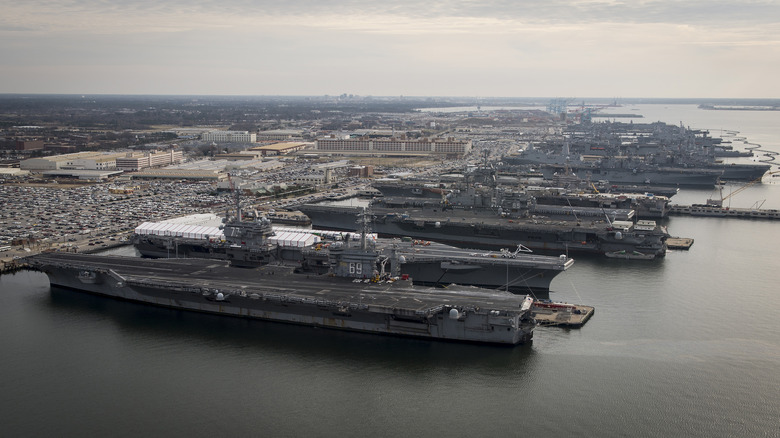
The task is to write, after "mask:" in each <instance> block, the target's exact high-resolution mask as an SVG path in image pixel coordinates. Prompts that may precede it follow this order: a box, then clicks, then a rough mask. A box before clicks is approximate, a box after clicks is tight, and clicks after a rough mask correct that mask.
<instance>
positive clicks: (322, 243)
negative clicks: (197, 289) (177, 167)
mask: <svg viewBox="0 0 780 438" xmlns="http://www.w3.org/2000/svg"><path fill="white" fill-rule="evenodd" d="M354 213H355V215H353V216H351V217H349V221H350V222H351V223H352V224H353V225H352V226H351V229H349V231H350V232H347V233H336V234H332V235H329V234H328V233H327V232H325V231H317V230H303V229H284V228H276V229H275V228H273V227H272V224H271V222H270V221H269V220H268V219H267V218H265V217H263V216H260V215H257V214H255V215H254V219H253V220H242V219H239V218H238V217H236V216H232V217H230V216H229V217H226V218H225V219H224V225H223V227H222V229H221V230H220V229H219V228H217V227H201V226H188V225H179V224H170V223H168V224H166V223H150V222H147V223H143V224H141V225H139V226H138V227H137V228H136V229H135V233H134V235H133V245H134V246H135V248H136V249H137V250H138V252H139V253H140V254H141V255H142V256H145V257H155V258H179V257H181V258H207V259H217V260H226V261H229V262H230V263H231V264H232V265H233V266H238V267H256V266H263V265H268V264H289V265H291V266H295V267H298V268H300V269H301V270H302V271H303V272H309V273H316V274H322V273H326V272H328V271H329V270H330V269H331V263H332V262H333V261H332V260H331V257H330V252H331V251H333V250H334V248H335V249H336V250H338V249H337V248H339V247H340V246H341V245H344V244H345V243H349V242H351V241H355V240H358V239H363V238H364V237H363V236H364V235H365V236H368V240H369V243H370V245H371V246H372V247H373V248H375V249H376V250H377V251H378V252H379V253H380V254H382V256H383V257H384V258H385V259H386V260H389V259H391V258H392V259H394V260H397V265H398V271H399V273H400V275H405V276H407V277H409V278H410V279H412V280H413V282H414V283H415V284H418V285H426V286H440V287H446V286H448V285H450V284H460V285H467V286H478V287H483V288H488V289H504V290H507V291H509V292H513V293H518V294H525V293H529V292H531V293H537V294H538V293H545V292H548V291H549V289H550V283H551V281H552V280H553V279H554V278H555V277H556V276H557V275H558V274H560V273H561V272H563V271H565V270H567V269H569V268H570V267H571V266H572V265H573V264H574V260H573V259H572V258H570V257H567V256H566V255H559V256H557V257H555V256H547V255H538V254H530V253H529V250H527V249H526V248H523V247H521V246H518V245H517V244H515V247H516V248H514V250H513V251H510V250H509V249H507V248H501V250H499V251H484V250H481V251H476V250H464V249H462V248H455V247H452V246H448V245H444V244H441V243H437V242H431V241H429V240H418V239H385V238H377V237H376V236H374V235H371V234H369V232H368V225H369V222H368V215H366V214H365V212H364V211H363V210H362V209H360V210H356V211H355V212H354ZM238 216H239V217H240V216H241V215H240V213H239V215H238ZM356 222H357V226H359V227H360V233H354V232H352V231H354V229H355V228H356V225H355V224H356Z"/></svg>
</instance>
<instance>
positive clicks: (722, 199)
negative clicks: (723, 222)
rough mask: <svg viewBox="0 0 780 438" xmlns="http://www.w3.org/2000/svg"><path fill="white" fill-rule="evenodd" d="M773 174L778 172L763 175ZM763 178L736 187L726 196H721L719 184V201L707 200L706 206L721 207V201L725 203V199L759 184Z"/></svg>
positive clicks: (762, 176) (721, 189)
mask: <svg viewBox="0 0 780 438" xmlns="http://www.w3.org/2000/svg"><path fill="white" fill-rule="evenodd" d="M775 173H780V171H777V170H776V171H774V172H767V173H766V174H765V175H772V174H775ZM763 178H764V175H761V176H759V177H758V178H756V179H754V180H752V181H749V182H748V183H746V184H744V185H743V186H740V187H738V188H737V189H736V190H734V191H733V192H731V193H729V194H728V195H726V196H723V186H722V185H721V184H718V187H719V188H720V199H708V200H707V205H712V206H714V207H723V201H725V200H726V199H729V198H731V197H732V196H734V195H736V194H737V193H739V192H741V191H743V190H745V189H746V188H748V187H751V186H753V185H754V184H756V183H759V182H761V180H762V179H763Z"/></svg>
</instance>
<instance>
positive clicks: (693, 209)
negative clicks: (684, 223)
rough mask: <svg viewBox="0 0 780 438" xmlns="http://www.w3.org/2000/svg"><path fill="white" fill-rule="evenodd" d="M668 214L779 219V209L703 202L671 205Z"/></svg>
mask: <svg viewBox="0 0 780 438" xmlns="http://www.w3.org/2000/svg"><path fill="white" fill-rule="evenodd" d="M669 214H670V215H678V216H704V217H719V218H738V219H770V220H780V210H774V209H765V210H762V209H760V208H730V207H719V206H717V205H704V204H693V205H672V206H671V207H670V210H669Z"/></svg>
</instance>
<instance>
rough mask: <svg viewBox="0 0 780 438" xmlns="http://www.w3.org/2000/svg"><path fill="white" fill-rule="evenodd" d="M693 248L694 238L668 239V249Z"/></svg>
mask: <svg viewBox="0 0 780 438" xmlns="http://www.w3.org/2000/svg"><path fill="white" fill-rule="evenodd" d="M691 246H693V238H691V237H668V238H667V239H666V247H667V248H669V249H685V250H688V249H691Z"/></svg>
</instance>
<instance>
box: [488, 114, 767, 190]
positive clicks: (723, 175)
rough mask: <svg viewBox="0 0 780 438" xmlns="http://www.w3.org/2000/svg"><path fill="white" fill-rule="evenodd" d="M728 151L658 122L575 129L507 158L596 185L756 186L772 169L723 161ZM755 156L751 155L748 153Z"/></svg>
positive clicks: (716, 141)
mask: <svg viewBox="0 0 780 438" xmlns="http://www.w3.org/2000/svg"><path fill="white" fill-rule="evenodd" d="M723 148H724V146H722V145H721V142H720V139H717V138H713V137H710V136H709V135H708V132H707V131H702V130H692V129H688V128H684V127H683V126H679V127H678V126H673V125H668V124H665V123H661V122H657V123H652V124H634V123H629V124H626V123H594V124H588V125H583V126H578V127H576V128H572V130H571V131H569V132H567V133H566V134H565V139H564V140H563V142H562V143H553V142H548V143H543V144H537V145H535V147H531V148H526V149H525V150H522V151H519V152H518V153H517V154H516V155H510V156H506V157H503V158H502V159H503V161H504V162H506V163H509V164H516V165H527V166H532V167H534V169H536V170H537V171H539V172H541V173H542V174H543V175H545V177H546V178H549V177H552V176H553V175H555V174H560V173H563V172H566V171H572V172H574V173H576V174H577V175H579V176H580V177H581V178H588V179H590V180H592V181H596V180H607V181H609V182H610V183H612V184H657V185H675V186H707V187H712V186H714V185H716V184H717V183H718V181H719V180H742V181H752V180H755V179H757V178H761V176H762V175H764V174H765V173H766V172H767V171H768V170H769V169H770V168H771V166H770V165H768V164H765V163H744V164H743V163H731V164H726V163H722V162H720V161H718V159H717V158H718V156H719V155H722V152H720V151H722V150H723ZM745 155H749V154H745Z"/></svg>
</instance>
